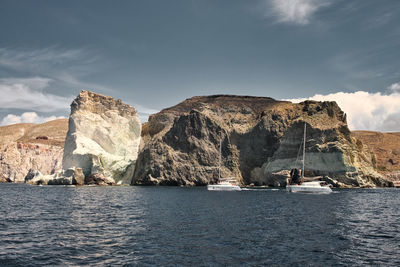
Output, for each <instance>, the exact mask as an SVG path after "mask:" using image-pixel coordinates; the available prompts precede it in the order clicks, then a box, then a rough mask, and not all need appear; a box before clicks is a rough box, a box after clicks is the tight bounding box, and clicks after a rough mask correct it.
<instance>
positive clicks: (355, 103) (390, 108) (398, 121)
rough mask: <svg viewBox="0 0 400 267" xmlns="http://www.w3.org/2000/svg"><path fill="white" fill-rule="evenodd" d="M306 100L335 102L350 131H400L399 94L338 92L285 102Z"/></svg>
mask: <svg viewBox="0 0 400 267" xmlns="http://www.w3.org/2000/svg"><path fill="white" fill-rule="evenodd" d="M307 99H310V100H317V101H336V102H337V103H338V105H339V106H340V107H341V108H342V110H343V111H344V112H345V113H346V114H347V122H348V125H349V128H350V129H351V130H371V131H383V132H386V131H398V132H399V131H400V93H396V92H394V93H391V94H389V95H384V94H382V93H369V92H365V91H358V92H354V93H344V92H338V93H334V94H328V95H320V94H317V95H314V96H312V97H309V98H299V99H287V100H289V101H292V102H295V103H298V102H301V101H304V100H307Z"/></svg>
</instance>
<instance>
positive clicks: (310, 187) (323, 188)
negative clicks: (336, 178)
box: [286, 123, 332, 193]
mask: <svg viewBox="0 0 400 267" xmlns="http://www.w3.org/2000/svg"><path fill="white" fill-rule="evenodd" d="M306 129H307V126H306V124H305V123H304V137H303V166H302V171H301V181H302V182H300V183H299V184H288V185H286V191H288V192H293V193H296V192H299V193H300V192H301V193H331V192H332V189H331V188H330V187H329V186H328V185H327V184H326V182H324V181H309V182H303V181H304V164H305V158H306ZM291 178H292V177H291ZM311 179H312V178H311Z"/></svg>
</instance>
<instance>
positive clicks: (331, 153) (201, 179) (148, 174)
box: [132, 95, 388, 187]
mask: <svg viewBox="0 0 400 267" xmlns="http://www.w3.org/2000/svg"><path fill="white" fill-rule="evenodd" d="M304 124H305V125H306V126H307V129H308V130H307V141H306V155H307V156H306V160H305V165H306V169H307V173H306V174H307V175H321V176H324V177H325V179H326V180H327V181H329V182H330V183H332V184H335V185H336V186H342V187H346V186H349V187H357V186H360V187H363V186H385V185H388V184H387V181H386V180H384V179H383V178H382V176H381V175H379V174H378V173H377V172H376V171H375V169H374V158H373V155H372V154H370V153H369V152H368V151H365V150H363V148H362V147H360V146H359V145H358V144H357V142H356V140H355V139H354V138H352V137H351V135H350V131H349V129H348V127H347V123H346V115H345V114H344V113H343V112H342V111H341V110H340V108H339V107H338V105H337V104H336V103H335V102H315V101H305V102H302V103H299V104H294V103H290V102H287V101H276V100H274V99H272V98H267V97H248V96H232V95H215V96H204V97H193V98H190V99H187V100H186V101H184V102H182V103H180V104H178V105H176V106H174V107H171V108H168V109H165V110H162V111H161V112H159V113H157V114H155V115H152V116H151V117H150V118H149V121H148V123H146V124H145V125H144V126H143V131H142V145H141V151H140V153H139V157H138V159H137V167H136V170H135V174H134V176H133V179H132V184H139V185H205V184H209V183H215V182H216V181H217V177H218V157H219V142H220V139H222V168H221V173H222V177H235V178H236V180H237V181H238V182H239V183H241V184H258V185H273V186H282V185H284V184H285V180H286V177H287V175H288V171H289V170H290V169H291V168H293V167H299V166H296V160H297V163H298V165H299V158H298V152H299V147H300V145H301V142H302V140H303V129H304Z"/></svg>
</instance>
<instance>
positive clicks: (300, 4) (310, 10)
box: [266, 0, 331, 25]
mask: <svg viewBox="0 0 400 267" xmlns="http://www.w3.org/2000/svg"><path fill="white" fill-rule="evenodd" d="M330 2H331V1H330V0H266V3H267V5H268V7H269V10H268V12H267V15H270V16H273V17H275V19H276V21H277V22H279V23H291V24H297V25H306V24H308V23H310V21H311V18H312V16H313V15H314V13H316V12H317V11H318V10H319V9H321V8H322V7H325V6H328V5H330Z"/></svg>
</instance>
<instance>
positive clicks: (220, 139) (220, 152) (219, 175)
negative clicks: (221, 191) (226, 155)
mask: <svg viewBox="0 0 400 267" xmlns="http://www.w3.org/2000/svg"><path fill="white" fill-rule="evenodd" d="M221 147H222V138H221V137H220V138H219V166H218V182H220V181H221V154H222V150H221Z"/></svg>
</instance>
